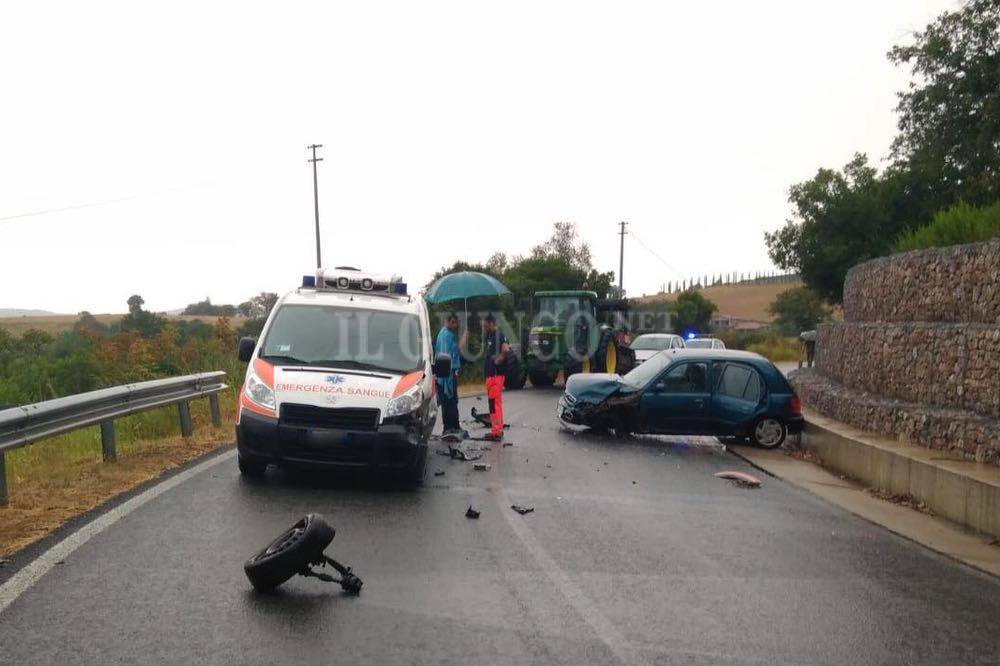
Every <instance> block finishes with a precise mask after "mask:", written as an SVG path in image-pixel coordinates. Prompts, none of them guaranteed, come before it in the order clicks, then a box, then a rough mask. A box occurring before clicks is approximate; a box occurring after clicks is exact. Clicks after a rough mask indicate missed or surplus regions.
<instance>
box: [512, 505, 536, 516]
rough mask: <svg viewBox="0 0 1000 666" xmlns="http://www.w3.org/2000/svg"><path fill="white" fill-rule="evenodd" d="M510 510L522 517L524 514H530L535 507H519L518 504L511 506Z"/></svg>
mask: <svg viewBox="0 0 1000 666" xmlns="http://www.w3.org/2000/svg"><path fill="white" fill-rule="evenodd" d="M510 508H512V509H514V511H517V512H518V513H519V514H521V515H522V516H523V515H524V514H526V513H531V512H532V511H534V510H535V507H533V506H521V505H520V504H511V505H510Z"/></svg>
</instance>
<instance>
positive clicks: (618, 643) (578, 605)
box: [487, 486, 644, 664]
mask: <svg viewBox="0 0 1000 666" xmlns="http://www.w3.org/2000/svg"><path fill="white" fill-rule="evenodd" d="M487 492H489V494H490V495H492V496H493V500H494V502H495V503H496V506H497V509H498V510H499V511H500V514H501V515H502V516H503V517H504V518H505V519H506V520H507V524H508V525H510V528H511V530H513V532H514V534H515V535H517V538H518V539H520V540H521V543H522V544H524V547H525V548H527V549H528V552H529V553H531V556H532V557H534V558H535V561H536V562H537V563H538V565H539V566H540V567H541V568H542V571H544V572H545V575H546V576H548V577H549V579H550V580H551V581H552V582H553V583H554V584H555V586H556V587H557V588H558V589H559V591H560V592H561V593H562V595H563V596H564V597H565V598H566V601H568V602H569V604H570V605H571V606H572V607H573V609H574V610H576V612H577V614H579V616H580V617H581V618H582V619H583V621H584V622H586V623H587V624H588V625H590V628H591V629H593V630H594V633H595V634H597V637H598V638H599V639H600V640H601V642H602V643H604V644H605V645H606V646H607V647H608V649H609V650H611V652H612V653H613V654H614V655H615V656H616V657H617V658H618V659H619V661H621V662H622V663H624V664H640V663H644V660H643V659H641V658H640V656H639V655H638V654H637V653H636V651H635V650H634V649H633V648H632V646H631V645H629V642H628V640H627V639H626V638H625V636H624V635H622V633H621V632H620V631H618V629H616V628H615V626H614V625H613V624H611V622H610V621H609V620H608V619H607V618H606V617H604V616H603V615H602V614H601V612H600V611H599V610H598V609H597V606H595V605H594V603H593V602H592V601H591V600H590V599H589V598H587V595H586V594H585V593H584V591H583V590H581V589H580V587H579V586H578V585H577V584H576V583H574V582H573V579H572V578H570V577H569V575H568V574H567V573H566V572H565V571H563V570H562V568H561V567H560V566H559V563H558V562H556V561H555V559H553V557H552V556H551V555H549V552H548V551H547V550H545V546H543V545H542V544H541V542H540V541H539V540H538V539H537V538H536V537H535V535H534V534H533V533H532V532H531V529H530V528H529V527H528V524H527V521H526V520H525V518H524V517H523V516H520V515H518V514H516V513H514V511H513V510H512V509H511V508H510V505H511V500H510V497H508V496H507V492H506V491H505V490H504V489H503V486H499V487H493V488H489V489H488V491H487Z"/></svg>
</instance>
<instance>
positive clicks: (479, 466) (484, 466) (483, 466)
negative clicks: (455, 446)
mask: <svg viewBox="0 0 1000 666" xmlns="http://www.w3.org/2000/svg"><path fill="white" fill-rule="evenodd" d="M491 467H492V466H491V465H490V464H489V463H485V462H477V463H476V464H475V465H474V469H475V470H476V471H477V472H488V471H490V469H491Z"/></svg>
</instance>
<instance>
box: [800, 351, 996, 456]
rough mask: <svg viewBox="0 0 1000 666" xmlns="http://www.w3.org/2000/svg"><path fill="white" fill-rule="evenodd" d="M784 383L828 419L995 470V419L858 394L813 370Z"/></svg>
mask: <svg viewBox="0 0 1000 666" xmlns="http://www.w3.org/2000/svg"><path fill="white" fill-rule="evenodd" d="M789 379H790V381H791V383H792V385H793V386H794V387H795V391H796V393H798V395H799V397H800V398H802V401H803V402H804V403H805V404H806V405H808V406H809V407H810V408H811V409H814V410H815V411H817V412H819V413H820V414H823V415H824V416H827V417H829V418H831V419H835V420H837V421H840V422H842V423H847V424H848V425H852V426H854V427H855V428H860V429H862V430H867V431H868V432H874V433H878V434H881V435H886V436H888V437H891V438H893V439H897V440H900V441H903V442H908V443H910V444H916V445H919V446H925V447H928V448H932V449H940V450H942V451H948V452H951V453H954V454H956V455H959V456H961V457H962V458H964V459H966V460H975V461H977V462H985V463H991V464H993V465H1000V421H998V420H997V419H992V418H987V417H982V416H976V415H972V414H970V413H969V412H965V411H960V410H953V409H942V408H935V407H927V406H925V405H921V404H916V403H907V402H904V401H901V400H892V399H888V398H884V397H881V396H879V395H875V394H872V393H867V392H863V391H858V390H857V389H853V388H848V387H845V386H843V385H842V384H839V383H837V382H835V381H833V380H831V379H830V378H828V377H825V376H824V375H823V374H821V373H820V372H818V371H817V370H815V369H804V370H798V371H796V372H793V373H792V375H791V376H790V377H789Z"/></svg>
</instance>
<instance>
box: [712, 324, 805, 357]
mask: <svg viewBox="0 0 1000 666" xmlns="http://www.w3.org/2000/svg"><path fill="white" fill-rule="evenodd" d="M716 337H717V338H720V339H721V340H722V341H723V342H725V343H726V347H727V348H728V349H742V350H745V351H749V352H753V353H755V354H760V355H761V356H763V357H764V358H766V359H768V360H769V361H771V362H772V363H778V362H779V361H797V360H799V359H800V358H802V357H803V352H802V343H801V342H799V340H798V339H797V338H794V337H785V336H783V335H781V334H780V333H779V332H778V331H776V330H774V329H768V328H762V329H759V330H756V331H721V332H719V333H717V334H716Z"/></svg>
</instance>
